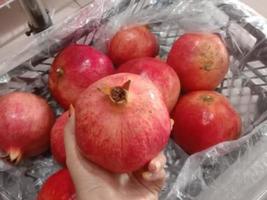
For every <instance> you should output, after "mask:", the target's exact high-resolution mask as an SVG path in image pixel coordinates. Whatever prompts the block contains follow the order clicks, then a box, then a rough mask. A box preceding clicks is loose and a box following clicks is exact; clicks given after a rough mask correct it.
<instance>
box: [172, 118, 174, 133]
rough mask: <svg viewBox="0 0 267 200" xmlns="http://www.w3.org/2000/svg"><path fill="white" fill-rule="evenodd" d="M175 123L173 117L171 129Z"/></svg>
mask: <svg viewBox="0 0 267 200" xmlns="http://www.w3.org/2000/svg"><path fill="white" fill-rule="evenodd" d="M173 125H174V120H173V119H171V130H172V128H173Z"/></svg>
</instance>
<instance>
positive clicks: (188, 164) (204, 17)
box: [0, 0, 267, 200]
mask: <svg viewBox="0 0 267 200" xmlns="http://www.w3.org/2000/svg"><path fill="white" fill-rule="evenodd" d="M133 25H147V26H148V27H149V28H150V29H151V31H153V32H154V33H155V34H156V35H157V37H158V40H159V44H160V57H161V58H163V59H164V58H165V57H166V55H167V53H168V51H169V49H170V47H171V45H172V43H173V42H174V41H175V40H176V39H177V38H178V37H179V36H180V35H182V34H183V33H186V32H193V31H205V32H207V31H208V32H213V33H217V34H219V35H220V36H221V37H222V39H223V40H224V42H225V44H226V46H227V48H228V50H229V52H230V54H231V65H230V70H229V72H228V74H227V76H226V77H225V79H224V81H223V82H222V84H221V85H220V86H219V87H218V88H217V90H218V91H219V92H221V93H223V94H224V95H225V96H227V97H228V98H229V100H230V101H231V102H232V104H233V105H234V106H235V108H236V109H237V110H238V111H239V113H240V115H241V117H242V121H243V132H242V135H243V137H242V138H240V139H239V140H237V141H231V142H225V143H222V144H219V145H216V146H214V147H212V148H210V149H208V150H206V151H203V152H200V153H197V154H194V155H192V156H188V155H187V154H186V153H185V152H184V151H183V150H182V149H181V148H180V147H179V146H177V145H176V144H175V143H174V142H173V141H172V140H170V142H169V144H168V146H167V147H166V150H165V152H166V156H167V160H168V161H167V165H166V170H167V182H166V186H165V187H164V188H163V190H162V192H161V194H160V199H162V200H163V199H164V200H165V199H166V200H173V199H178V200H195V199H199V200H209V199H216V200H217V199H218V200H220V199H227V200H228V199H229V200H239V199H264V197H266V193H265V190H266V189H267V184H265V182H266V181H265V179H267V176H266V175H267V174H266V173H267V170H266V168H267V164H266V163H267V156H266V155H267V154H266V153H267V149H266V148H265V146H266V142H267V139H266V135H267V121H265V120H266V119H267V103H266V98H267V97H266V94H267V68H266V64H267V41H266V34H267V23H266V21H265V19H264V18H262V17H261V16H259V15H258V14H257V13H256V12H255V11H253V10H252V9H250V8H249V7H247V6H246V5H245V4H243V3H241V2H239V1H237V0H232V1H231V0H143V1H134V0H131V1H129V0H125V1H123V0H113V1H105V0H96V1H93V2H92V3H91V4H90V5H88V6H87V7H85V8H83V9H82V10H80V12H79V13H76V14H75V15H74V16H72V17H70V18H68V19H66V20H65V21H64V22H63V23H62V24H60V25H58V26H56V27H51V28H50V29H48V30H47V31H45V32H43V33H40V34H38V35H36V36H35V37H34V38H33V40H32V41H31V42H30V43H29V44H28V45H27V46H25V47H23V48H22V49H20V50H18V51H15V52H16V53H14V54H11V55H10V56H9V57H8V58H1V60H0V74H1V77H0V95H3V94H6V93H8V92H11V91H16V90H22V91H30V92H33V93H35V94H38V95H40V96H43V97H45V98H46V99H47V100H48V102H49V104H50V105H51V106H52V107H53V108H54V110H55V112H56V114H57V115H59V114H61V112H62V109H60V108H59V106H58V105H57V103H56V102H55V101H54V100H53V98H52V97H51V95H50V93H49V91H48V88H47V79H48V73H47V72H48V70H49V68H50V64H51V62H52V61H53V59H54V56H55V55H56V53H57V52H58V51H59V50H60V49H62V48H64V47H65V46H66V45H68V44H70V43H73V42H77V43H83V44H90V45H94V46H95V47H96V48H99V49H101V50H102V51H106V44H107V43H108V42H109V40H110V38H111V37H112V36H113V35H114V34H115V33H116V31H118V30H119V29H120V28H122V27H125V26H133ZM3 156H4V155H3ZM0 157H1V153H0ZM58 169H59V166H58V165H57V164H56V163H55V162H54V161H53V159H52V158H51V155H50V153H49V152H47V153H46V154H44V155H41V156H39V157H37V158H33V159H29V160H25V161H24V162H22V163H21V164H20V165H19V166H13V165H10V164H9V163H6V162H5V161H4V160H0V200H2V199H4V200H21V199H23V200H32V199H35V196H36V193H37V192H38V190H39V188H40V186H41V185H42V184H43V182H44V181H45V180H46V178H47V177H48V176H49V175H51V174H52V173H54V172H55V171H56V170H58Z"/></svg>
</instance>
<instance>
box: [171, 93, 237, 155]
mask: <svg viewBox="0 0 267 200" xmlns="http://www.w3.org/2000/svg"><path fill="white" fill-rule="evenodd" d="M174 121H175V122H174V139H175V141H176V143H177V144H178V145H180V146H181V147H182V148H183V149H184V150H185V151H186V152H187V153H189V154H193V153H196V152H199V151H202V150H204V149H206V148H209V147H211V146H213V145H216V144H218V143H220V142H224V141H228V140H234V139H237V138H238V137H239V136H240V132H241V120H240V117H239V115H238V114H237V112H236V111H235V110H234V108H233V107H232V106H231V105H230V103H229V101H228V100H227V99H226V98H225V97H224V96H222V95H221V94H219V93H217V92H214V91H195V92H191V93H188V94H186V95H185V96H183V97H181V98H180V99H179V101H178V104H177V106H176V108H175V111H174Z"/></svg>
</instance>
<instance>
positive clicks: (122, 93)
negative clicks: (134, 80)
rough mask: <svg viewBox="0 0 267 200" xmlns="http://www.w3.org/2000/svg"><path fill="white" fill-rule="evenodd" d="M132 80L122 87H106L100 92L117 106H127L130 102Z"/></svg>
mask: <svg viewBox="0 0 267 200" xmlns="http://www.w3.org/2000/svg"><path fill="white" fill-rule="evenodd" d="M130 84H131V80H128V81H127V82H125V83H124V84H123V85H122V86H117V87H108V86H104V87H102V88H101V89H100V88H98V90H99V91H101V92H103V93H104V94H105V95H107V96H108V97H109V99H110V100H111V101H112V102H113V103H116V104H125V103H127V100H128V90H129V88H130Z"/></svg>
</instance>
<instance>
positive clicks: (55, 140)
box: [50, 112, 69, 165]
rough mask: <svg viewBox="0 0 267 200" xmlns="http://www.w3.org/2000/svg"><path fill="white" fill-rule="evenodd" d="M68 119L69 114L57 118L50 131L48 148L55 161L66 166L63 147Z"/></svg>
mask: <svg viewBox="0 0 267 200" xmlns="http://www.w3.org/2000/svg"><path fill="white" fill-rule="evenodd" d="M68 119H69V113H68V112H65V113H63V114H62V115H61V116H60V117H59V118H57V120H56V123H55V124H54V126H53V128H52V130H51V139H50V146H51V151H52V154H53V156H54V158H55V160H56V161H57V162H58V163H60V164H62V165H65V164H66V153H65V146H64V128H65V125H66V123H67V122H68Z"/></svg>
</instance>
